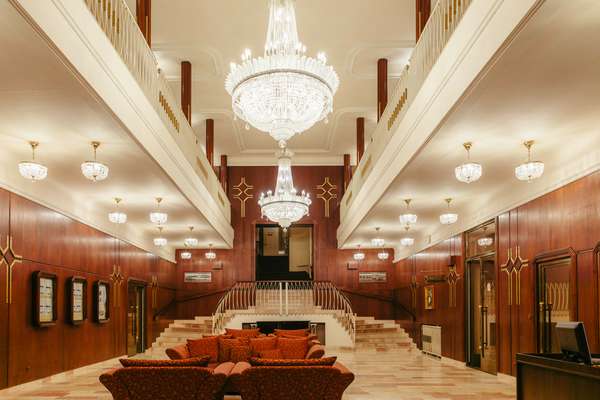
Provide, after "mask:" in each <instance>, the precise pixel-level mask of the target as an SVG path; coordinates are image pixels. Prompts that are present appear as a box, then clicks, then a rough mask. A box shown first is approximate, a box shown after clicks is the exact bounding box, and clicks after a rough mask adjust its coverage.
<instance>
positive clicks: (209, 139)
mask: <svg viewBox="0 0 600 400" xmlns="http://www.w3.org/2000/svg"><path fill="white" fill-rule="evenodd" d="M214 154H215V121H214V120H213V119H207V120H206V158H208V163H209V164H210V166H211V167H214V165H215V162H214Z"/></svg>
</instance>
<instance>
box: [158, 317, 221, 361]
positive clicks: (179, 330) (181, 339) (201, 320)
mask: <svg viewBox="0 0 600 400" xmlns="http://www.w3.org/2000/svg"><path fill="white" fill-rule="evenodd" d="M211 334H212V317H196V318H194V319H182V320H175V321H173V322H172V323H171V324H169V327H168V328H167V329H165V330H164V331H163V332H162V333H161V334H160V336H159V337H158V338H157V339H156V341H155V342H154V343H152V347H150V348H149V349H148V350H146V354H147V355H151V356H153V357H156V358H159V357H160V358H164V357H166V354H165V350H166V349H167V348H169V347H173V346H177V345H179V344H183V343H186V341H187V340H188V339H199V338H201V337H202V336H203V335H211Z"/></svg>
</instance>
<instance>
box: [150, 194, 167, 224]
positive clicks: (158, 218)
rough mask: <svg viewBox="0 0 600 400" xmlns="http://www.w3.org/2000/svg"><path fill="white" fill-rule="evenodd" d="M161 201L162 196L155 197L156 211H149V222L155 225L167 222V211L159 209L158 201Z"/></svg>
mask: <svg viewBox="0 0 600 400" xmlns="http://www.w3.org/2000/svg"><path fill="white" fill-rule="evenodd" d="M161 202H162V197H157V198H156V204H157V206H156V211H153V212H151V213H150V222H152V223H153V224H156V225H164V224H166V223H167V219H168V217H169V216H168V215H167V213H164V212H161V211H160V203H161Z"/></svg>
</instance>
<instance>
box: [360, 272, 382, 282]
mask: <svg viewBox="0 0 600 400" xmlns="http://www.w3.org/2000/svg"><path fill="white" fill-rule="evenodd" d="M358 282H359V283H383V282H387V272H385V271H384V272H359V273H358Z"/></svg>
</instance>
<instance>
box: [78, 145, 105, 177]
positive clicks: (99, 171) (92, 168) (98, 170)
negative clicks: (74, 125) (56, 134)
mask: <svg viewBox="0 0 600 400" xmlns="http://www.w3.org/2000/svg"><path fill="white" fill-rule="evenodd" d="M92 147H93V149H94V161H86V162H84V163H83V164H81V173H82V174H83V176H85V177H86V178H87V179H89V180H90V181H93V182H98V181H103V180H104V179H106V178H107V177H108V167H107V166H106V165H105V164H102V163H101V162H98V161H97V160H96V152H97V150H98V147H100V142H92Z"/></svg>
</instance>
